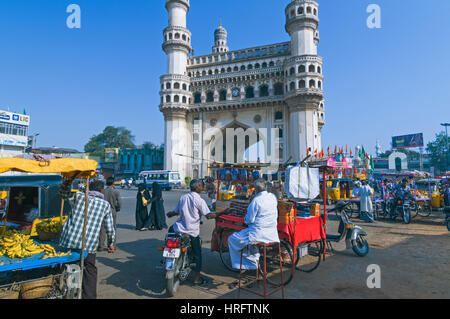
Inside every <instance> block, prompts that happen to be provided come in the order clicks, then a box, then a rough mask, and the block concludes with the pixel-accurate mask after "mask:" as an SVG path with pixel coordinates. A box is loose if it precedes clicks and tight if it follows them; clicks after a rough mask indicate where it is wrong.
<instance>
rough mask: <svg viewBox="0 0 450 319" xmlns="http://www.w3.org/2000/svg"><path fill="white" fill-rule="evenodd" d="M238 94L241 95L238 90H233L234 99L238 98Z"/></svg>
mask: <svg viewBox="0 0 450 319" xmlns="http://www.w3.org/2000/svg"><path fill="white" fill-rule="evenodd" d="M240 93H241V91H240V90H239V89H234V90H233V96H234V97H237V96H239V94H240Z"/></svg>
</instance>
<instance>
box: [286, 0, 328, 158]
mask: <svg viewBox="0 0 450 319" xmlns="http://www.w3.org/2000/svg"><path fill="white" fill-rule="evenodd" d="M318 15H319V4H318V3H317V2H316V1H314V0H292V1H291V3H290V4H289V5H288V6H287V7H286V31H287V32H288V33H289V35H290V37H291V57H290V58H289V59H287V60H286V63H285V67H284V72H285V79H286V80H285V90H286V92H285V100H286V103H287V104H288V107H289V114H290V116H289V134H290V147H289V149H290V150H291V155H293V156H294V158H295V160H302V159H303V158H305V157H306V154H307V149H308V148H311V151H312V153H314V150H315V149H317V151H318V152H319V151H320V150H321V149H322V145H321V135H320V131H321V128H322V126H323V124H324V120H323V119H322V115H323V112H324V110H323V106H322V107H321V104H322V105H323V97H324V96H323V76H322V58H321V57H319V56H318V55H317V45H318V43H319V31H317V28H318V26H319V18H318Z"/></svg>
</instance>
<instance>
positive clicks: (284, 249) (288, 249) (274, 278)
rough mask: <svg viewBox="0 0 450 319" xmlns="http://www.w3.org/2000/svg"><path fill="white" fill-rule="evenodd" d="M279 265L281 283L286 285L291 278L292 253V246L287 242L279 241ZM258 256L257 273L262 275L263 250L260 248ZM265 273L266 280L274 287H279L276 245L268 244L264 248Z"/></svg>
mask: <svg viewBox="0 0 450 319" xmlns="http://www.w3.org/2000/svg"><path fill="white" fill-rule="evenodd" d="M280 247H281V258H282V261H281V265H282V270H283V283H284V285H287V284H289V283H290V282H291V280H292V262H293V257H292V255H293V253H292V246H291V244H290V243H289V242H286V241H284V240H283V241H281V242H280ZM259 254H260V257H259V267H258V268H259V273H260V274H261V276H263V275H264V251H263V249H262V248H261V250H260V252H259ZM266 273H267V282H268V283H270V284H271V285H273V286H275V287H279V286H280V283H281V272H280V258H279V253H278V245H273V246H269V247H267V248H266Z"/></svg>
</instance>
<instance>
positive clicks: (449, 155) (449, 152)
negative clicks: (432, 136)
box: [441, 123, 450, 171]
mask: <svg viewBox="0 0 450 319" xmlns="http://www.w3.org/2000/svg"><path fill="white" fill-rule="evenodd" d="M441 125H442V126H444V127H445V143H446V148H447V171H450V150H449V149H448V127H449V126H450V123H442V124H441Z"/></svg>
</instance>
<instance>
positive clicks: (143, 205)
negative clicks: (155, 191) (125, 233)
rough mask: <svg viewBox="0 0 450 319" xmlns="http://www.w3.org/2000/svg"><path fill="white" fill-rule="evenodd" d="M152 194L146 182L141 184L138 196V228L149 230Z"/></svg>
mask: <svg viewBox="0 0 450 319" xmlns="http://www.w3.org/2000/svg"><path fill="white" fill-rule="evenodd" d="M150 201H151V196H150V193H149V192H148V190H147V188H146V187H145V185H144V184H139V186H138V193H137V197H136V230H140V231H145V230H148V228H149V226H150V223H151V219H150V216H149V215H148V205H149V204H150Z"/></svg>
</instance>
